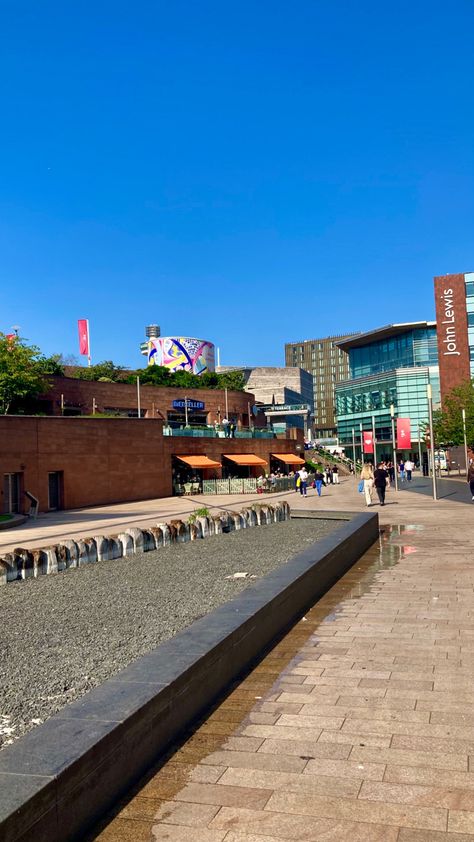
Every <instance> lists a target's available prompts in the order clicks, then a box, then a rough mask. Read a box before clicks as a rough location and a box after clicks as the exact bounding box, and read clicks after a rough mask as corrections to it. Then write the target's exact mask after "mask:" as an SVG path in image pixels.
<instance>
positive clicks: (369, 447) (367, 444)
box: [362, 432, 374, 453]
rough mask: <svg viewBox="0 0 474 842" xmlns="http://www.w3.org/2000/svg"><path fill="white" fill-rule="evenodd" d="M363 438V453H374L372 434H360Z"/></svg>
mask: <svg viewBox="0 0 474 842" xmlns="http://www.w3.org/2000/svg"><path fill="white" fill-rule="evenodd" d="M362 435H363V437H364V453H373V452H374V439H373V436H372V432H367V433H362Z"/></svg>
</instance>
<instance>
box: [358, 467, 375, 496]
mask: <svg viewBox="0 0 474 842" xmlns="http://www.w3.org/2000/svg"><path fill="white" fill-rule="evenodd" d="M360 478H361V481H363V483H364V494H365V502H366V503H367V505H368V506H370V505H371V503H372V488H373V486H374V469H373V467H372V462H366V463H365V464H364V466H363V468H362V470H361V472H360Z"/></svg>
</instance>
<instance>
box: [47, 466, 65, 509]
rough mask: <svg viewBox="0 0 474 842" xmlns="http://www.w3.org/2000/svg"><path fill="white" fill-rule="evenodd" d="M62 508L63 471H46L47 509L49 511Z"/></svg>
mask: <svg viewBox="0 0 474 842" xmlns="http://www.w3.org/2000/svg"><path fill="white" fill-rule="evenodd" d="M62 508H63V472H62V471H49V473H48V509H49V510H50V511H51V512H54V511H56V510H57V509H62Z"/></svg>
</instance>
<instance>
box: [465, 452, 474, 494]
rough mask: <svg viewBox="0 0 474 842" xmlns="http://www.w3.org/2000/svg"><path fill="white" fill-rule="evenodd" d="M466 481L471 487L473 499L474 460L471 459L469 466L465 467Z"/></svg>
mask: <svg viewBox="0 0 474 842" xmlns="http://www.w3.org/2000/svg"><path fill="white" fill-rule="evenodd" d="M467 481H468V483H469V488H470V489H471V497H472V499H473V500H474V462H473V461H472V459H471V460H470V462H469V468H468V469H467Z"/></svg>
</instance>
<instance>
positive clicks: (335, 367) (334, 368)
mask: <svg viewBox="0 0 474 842" xmlns="http://www.w3.org/2000/svg"><path fill="white" fill-rule="evenodd" d="M351 336H354V334H352V333H351V334H344V335H340V336H327V337H325V338H323V339H305V340H303V341H302V342H288V343H287V344H286V345H285V363H286V365H287V366H299V367H300V368H302V369H304V370H305V371H307V372H309V374H310V375H311V378H312V381H313V404H312V414H313V424H312V428H313V429H312V434H313V438H315V439H317V440H320V441H321V440H323V441H324V440H325V439H332V438H334V436H335V435H336V421H335V417H334V388H335V385H336V383H339V382H340V381H341V380H347V378H348V377H349V359H348V356H347V354H346V353H344V351H342V350H341V349H340V348H339V347H338V345H337V343H338V342H339V341H341V340H343V339H347V338H348V337H351Z"/></svg>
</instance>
